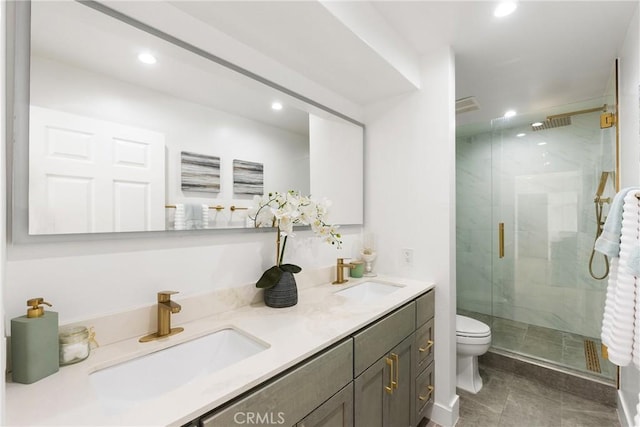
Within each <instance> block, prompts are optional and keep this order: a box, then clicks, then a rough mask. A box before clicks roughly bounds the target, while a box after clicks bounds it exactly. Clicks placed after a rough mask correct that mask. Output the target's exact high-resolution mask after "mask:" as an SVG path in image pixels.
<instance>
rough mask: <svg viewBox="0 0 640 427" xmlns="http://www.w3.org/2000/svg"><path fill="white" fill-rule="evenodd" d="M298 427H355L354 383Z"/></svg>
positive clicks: (325, 403) (297, 425)
mask: <svg viewBox="0 0 640 427" xmlns="http://www.w3.org/2000/svg"><path fill="white" fill-rule="evenodd" d="M296 427H353V382H351V383H349V385H347V386H346V387H345V388H343V389H342V390H340V391H339V392H338V393H336V394H334V395H333V397H332V398H331V399H329V400H327V401H326V402H324V403H323V404H322V406H320V407H319V408H318V409H316V410H315V411H313V412H312V413H310V414H309V415H307V416H306V417H305V418H304V420H302V421H300V422H299V423H298V424H296Z"/></svg>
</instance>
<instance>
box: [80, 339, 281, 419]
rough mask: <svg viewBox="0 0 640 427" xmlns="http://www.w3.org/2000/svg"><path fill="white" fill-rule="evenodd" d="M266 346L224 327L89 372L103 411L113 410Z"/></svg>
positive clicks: (211, 370)
mask: <svg viewBox="0 0 640 427" xmlns="http://www.w3.org/2000/svg"><path fill="white" fill-rule="evenodd" d="M268 347H269V345H268V344H266V343H264V342H262V341H260V340H258V339H257V338H254V337H252V336H250V335H248V334H246V333H244V332H241V331H240V330H238V329H234V328H227V329H221V330H219V331H216V332H213V333H211V334H209V335H205V336H203V337H200V338H196V339H193V340H191V341H186V342H184V343H180V344H177V345H174V346H173V347H168V348H165V349H162V350H160V351H157V352H155V353H150V354H147V355H144V356H140V357H137V358H135V359H132V360H129V361H127V362H124V363H120V364H118V365H114V366H111V367H108V368H105V369H101V370H99V371H96V372H94V373H92V374H90V376H89V378H90V382H91V385H92V386H93V388H94V390H95V391H96V394H97V395H98V397H99V399H100V401H101V403H102V404H103V406H104V409H105V411H106V412H107V413H108V414H115V413H119V412H121V411H124V410H126V409H128V408H130V407H133V406H135V405H136V404H137V403H140V402H141V401H144V400H147V399H152V398H155V397H158V396H161V395H162V394H164V393H166V392H168V391H171V390H174V389H176V388H177V387H180V386H182V385H184V384H187V383H189V382H190V381H192V380H194V379H196V378H199V377H202V376H204V375H208V374H210V373H212V372H216V371H219V370H221V369H224V368H226V367H227V366H230V365H233V364H234V363H236V362H239V361H240V360H242V359H246V358H247V357H250V356H253V355H254V354H256V353H259V352H261V351H263V350H265V349H267V348H268Z"/></svg>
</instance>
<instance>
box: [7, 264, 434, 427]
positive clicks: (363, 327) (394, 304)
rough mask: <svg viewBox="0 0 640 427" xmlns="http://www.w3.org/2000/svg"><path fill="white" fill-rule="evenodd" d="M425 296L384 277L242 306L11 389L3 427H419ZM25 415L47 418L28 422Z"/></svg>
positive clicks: (426, 291)
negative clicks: (32, 412)
mask: <svg viewBox="0 0 640 427" xmlns="http://www.w3.org/2000/svg"><path fill="white" fill-rule="evenodd" d="M432 288H433V285H430V284H427V283H424V282H419V281H415V280H406V279H397V278H391V277H378V278H375V279H374V280H362V279H355V280H354V279H352V280H350V281H349V282H348V283H347V284H345V285H341V286H333V285H331V284H328V283H325V284H320V285H317V286H311V287H308V288H304V289H300V293H299V303H298V304H297V305H296V306H294V307H290V308H286V309H273V308H269V307H266V306H264V305H262V304H249V305H246V306H243V307H239V308H236V309H234V310H231V311H226V312H223V313H218V314H215V315H211V316H207V317H203V318H200V319H197V320H193V321H189V322H187V323H184V324H180V326H181V327H184V331H183V332H181V333H179V334H177V335H171V336H169V337H167V338H160V339H157V340H153V341H151V342H144V343H141V342H139V338H140V337H137V338H128V339H124V340H121V341H117V342H114V343H112V344H109V345H105V346H103V347H100V348H98V349H96V350H94V351H93V352H92V354H91V356H90V357H89V359H87V360H86V361H84V362H82V363H78V364H76V365H71V366H67V367H64V368H62V369H61V370H60V371H59V372H58V373H57V374H54V375H52V376H50V377H47V378H45V379H43V380H41V381H39V382H37V383H34V384H31V385H23V384H15V383H8V384H7V392H6V395H7V396H6V397H7V417H6V421H7V423H8V424H9V425H21V424H22V425H37V424H42V425H88V424H90V425H176V426H180V425H193V426H196V425H201V426H206V427H212V426H224V427H227V426H233V425H244V424H252V425H274V424H275V425H289V426H293V425H295V426H305V427H311V426H329V425H330V426H335V425H339V426H343V425H344V426H351V425H355V426H367V427H370V426H376V425H380V426H383V425H396V424H398V425H400V424H401V425H417V423H418V422H419V421H420V420H421V419H422V418H423V416H427V417H428V416H429V411H430V408H431V402H432V401H433V384H434V382H433V372H434V371H433V314H434V294H435V292H434V291H433V289H432ZM175 316H176V317H175V318H174V322H175V323H178V324H179V322H180V320H179V317H178V316H179V314H177V315H175ZM113 323H114V324H117V322H113ZM114 327H115V326H114ZM98 338H99V336H98ZM34 406H37V407H38V408H39V409H38V411H39V413H41V414H46V415H45V416H42V417H41V418H37V419H34V418H33V417H29V416H25V414H28V413H29V409H30V408H33V407H34Z"/></svg>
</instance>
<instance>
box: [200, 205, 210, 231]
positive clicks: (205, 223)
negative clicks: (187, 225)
mask: <svg viewBox="0 0 640 427" xmlns="http://www.w3.org/2000/svg"><path fill="white" fill-rule="evenodd" d="M202 228H209V205H202Z"/></svg>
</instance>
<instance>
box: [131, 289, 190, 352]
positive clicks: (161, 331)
mask: <svg viewBox="0 0 640 427" xmlns="http://www.w3.org/2000/svg"><path fill="white" fill-rule="evenodd" d="M177 293H178V292H176V291H161V292H158V332H155V333H153V334H149V335H145V336H144V337H142V338H140V339H139V340H138V341H140V342H149V341H153V340H156V339H158V338H164V337H169V336H171V335H175V334H178V333H180V332H182V331H184V328H172V327H171V314H172V313H179V312H180V310H181V309H182V307H181V306H180V304H178V303H177V302H175V301H171V295H173V294H177Z"/></svg>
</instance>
